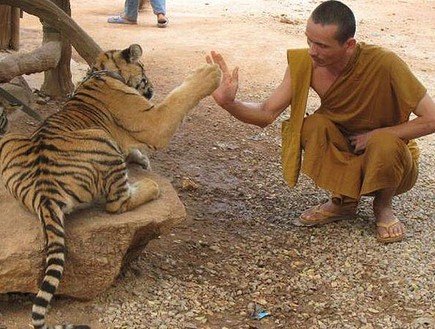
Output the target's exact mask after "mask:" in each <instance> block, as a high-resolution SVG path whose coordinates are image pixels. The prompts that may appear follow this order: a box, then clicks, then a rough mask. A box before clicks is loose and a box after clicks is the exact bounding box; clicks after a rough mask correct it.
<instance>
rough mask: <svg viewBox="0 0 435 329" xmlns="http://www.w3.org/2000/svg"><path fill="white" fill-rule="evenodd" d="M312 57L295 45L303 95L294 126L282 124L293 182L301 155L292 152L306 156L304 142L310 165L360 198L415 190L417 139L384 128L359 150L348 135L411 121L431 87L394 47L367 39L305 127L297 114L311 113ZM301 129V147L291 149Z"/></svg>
mask: <svg viewBox="0 0 435 329" xmlns="http://www.w3.org/2000/svg"><path fill="white" fill-rule="evenodd" d="M307 58H308V59H310V57H309V55H308V51H307V50H305V52H303V51H302V50H296V51H293V50H289V51H288V62H289V66H290V72H291V79H292V88H293V90H292V92H293V94H292V96H293V98H296V100H295V102H293V101H294V100H293V99H292V104H291V116H290V119H289V120H290V124H289V122H286V123H284V124H283V130H282V138H283V143H282V144H283V170H284V177H285V178H286V180H287V182H288V183H289V185H290V186H294V184H295V182H296V181H297V177H298V175H299V171H300V168H301V165H300V163H301V161H300V158H299V162H296V161H293V162H291V161H288V159H289V158H288V155H290V154H292V155H293V153H294V152H296V153H299V156H300V152H301V149H302V148H303V149H304V156H303V161H302V171H303V172H304V173H305V174H306V175H308V176H309V177H311V178H312V179H313V180H314V182H315V183H316V184H317V185H318V186H320V187H321V188H324V189H326V190H328V191H331V192H333V193H338V194H342V195H345V196H349V197H351V198H355V199H356V198H359V197H360V196H361V195H366V194H370V193H372V192H374V191H376V190H379V189H383V188H390V187H391V188H396V189H397V193H403V192H405V191H406V190H409V189H410V188H411V187H412V186H413V184H414V183H415V180H416V178H417V173H418V170H417V161H418V156H419V150H418V147H417V144H416V143H415V141H403V140H400V139H398V138H397V137H395V136H393V135H389V134H380V136H377V134H376V135H373V137H374V136H377V137H376V138H372V139H373V140H372V139H371V140H370V142H369V145H368V147H367V149H366V151H365V152H364V153H362V154H358V155H356V154H354V153H353V150H352V146H351V145H350V143H349V140H348V137H349V135H352V134H356V133H362V132H366V131H371V130H373V129H376V128H381V127H388V126H395V125H398V124H400V123H403V122H406V121H408V120H409V117H410V114H411V112H412V111H413V110H414V109H415V108H416V106H417V104H418V103H419V101H420V100H421V99H422V98H423V96H424V95H425V93H426V89H425V88H424V86H423V85H422V84H421V83H420V82H419V81H418V80H417V78H416V77H415V76H414V75H413V74H412V72H411V71H410V69H409V68H408V66H407V65H406V64H405V63H404V62H403V61H402V60H401V59H400V58H399V57H398V56H397V55H395V54H394V53H393V52H390V51H387V50H385V49H383V48H381V47H376V46H371V45H366V44H364V43H359V44H358V45H357V48H356V50H355V53H354V55H353V57H352V58H351V60H350V61H349V63H348V65H347V67H346V68H345V70H344V71H343V73H342V74H341V75H340V76H339V77H338V78H337V79H336V81H335V82H334V83H333V85H332V86H331V87H330V88H329V89H328V91H327V92H326V93H325V95H323V96H322V97H321V106H320V108H319V109H317V110H316V112H315V114H313V115H310V116H308V117H306V118H305V119H303V122H302V126H303V127H301V128H300V127H299V126H298V125H293V124H292V123H291V120H292V116H293V118H297V119H300V118H301V117H302V118H303V117H304V115H305V110H306V98H307V96H306V95H305V94H306V93H307V90H308V89H309V86H308V89H307V86H306V83H307V82H306V80H307V79H306V77H303V75H304V72H305V74H306V75H308V76H309V82H308V85H310V84H311V73H312V62H311V60H307ZM301 81H303V83H302V82H301ZM297 93H300V94H299V95H298V94H297ZM301 98H302V100H301ZM303 98H305V104H304V100H303ZM293 112H294V113H293ZM296 123H297V124H299V122H298V121H296ZM298 134H299V145H298V147H294V146H293V147H291V145H293V144H296V140H295V139H296V138H297V137H298ZM385 152H386V154H388V155H389V156H385ZM293 156H294V155H293ZM294 177H296V179H294ZM288 178H293V179H290V180H289V179H288Z"/></svg>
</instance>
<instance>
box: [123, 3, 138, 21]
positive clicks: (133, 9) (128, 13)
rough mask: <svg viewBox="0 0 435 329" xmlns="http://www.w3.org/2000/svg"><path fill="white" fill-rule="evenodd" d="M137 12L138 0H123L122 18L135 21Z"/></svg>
mask: <svg viewBox="0 0 435 329" xmlns="http://www.w3.org/2000/svg"><path fill="white" fill-rule="evenodd" d="M138 12H139V0H125V5H124V18H126V19H128V20H130V21H137V16H138Z"/></svg>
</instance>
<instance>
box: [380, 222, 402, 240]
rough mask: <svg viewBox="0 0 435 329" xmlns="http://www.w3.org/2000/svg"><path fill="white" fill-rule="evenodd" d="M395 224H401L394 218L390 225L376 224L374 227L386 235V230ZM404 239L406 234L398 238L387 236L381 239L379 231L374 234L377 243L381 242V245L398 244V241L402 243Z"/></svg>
mask: <svg viewBox="0 0 435 329" xmlns="http://www.w3.org/2000/svg"><path fill="white" fill-rule="evenodd" d="M397 224H401V222H400V221H399V220H398V219H397V218H394V220H393V221H392V222H391V223H388V224H386V223H376V226H377V227H382V228H384V229H385V230H386V231H387V233H388V230H389V229H390V228H391V227H393V226H394V225H397ZM402 225H403V224H402ZM405 237H406V232H403V234H400V235H398V236H387V237H382V236H381V235H380V234H379V231H378V232H377V233H376V238H377V239H378V241H379V242H382V243H391V242H399V241H402V240H403V239H405Z"/></svg>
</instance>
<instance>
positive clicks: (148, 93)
mask: <svg viewBox="0 0 435 329" xmlns="http://www.w3.org/2000/svg"><path fill="white" fill-rule="evenodd" d="M143 95H144V97H145V98H146V99H151V98H152V97H153V95H154V89H153V88H147V89H145V92H144V93H143Z"/></svg>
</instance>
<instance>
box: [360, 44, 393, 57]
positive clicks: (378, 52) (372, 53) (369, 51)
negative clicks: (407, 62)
mask: <svg viewBox="0 0 435 329" xmlns="http://www.w3.org/2000/svg"><path fill="white" fill-rule="evenodd" d="M359 47H360V49H361V56H362V57H365V58H367V59H368V60H370V61H372V60H374V59H377V60H380V59H384V60H387V61H388V60H390V59H391V58H393V57H396V58H397V57H398V56H397V55H396V53H395V52H394V51H392V50H390V49H387V48H385V47H382V46H378V45H373V44H367V43H364V42H360V43H359Z"/></svg>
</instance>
